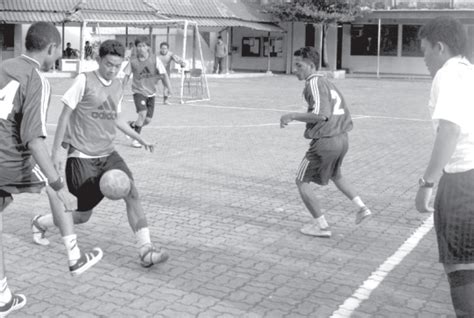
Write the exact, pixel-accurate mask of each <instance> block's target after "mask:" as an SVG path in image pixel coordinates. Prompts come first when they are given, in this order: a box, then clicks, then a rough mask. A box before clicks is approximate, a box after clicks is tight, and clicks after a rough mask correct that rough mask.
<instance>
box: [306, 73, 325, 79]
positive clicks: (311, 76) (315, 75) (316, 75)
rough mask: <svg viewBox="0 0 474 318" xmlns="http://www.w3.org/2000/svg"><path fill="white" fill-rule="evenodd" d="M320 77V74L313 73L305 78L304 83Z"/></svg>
mask: <svg viewBox="0 0 474 318" xmlns="http://www.w3.org/2000/svg"><path fill="white" fill-rule="evenodd" d="M322 76H323V75H322V74H317V73H313V74H310V75H309V76H308V77H306V79H305V81H309V80H311V79H313V78H315V77H322Z"/></svg>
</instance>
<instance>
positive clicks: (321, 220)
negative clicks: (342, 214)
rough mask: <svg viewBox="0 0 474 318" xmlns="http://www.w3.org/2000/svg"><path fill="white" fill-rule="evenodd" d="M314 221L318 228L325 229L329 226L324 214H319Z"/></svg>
mask: <svg viewBox="0 0 474 318" xmlns="http://www.w3.org/2000/svg"><path fill="white" fill-rule="evenodd" d="M314 222H315V223H316V224H317V225H318V226H319V228H320V229H326V228H328V227H329V224H328V222H327V221H326V218H325V217H324V215H321V216H320V217H319V218H316V219H314Z"/></svg>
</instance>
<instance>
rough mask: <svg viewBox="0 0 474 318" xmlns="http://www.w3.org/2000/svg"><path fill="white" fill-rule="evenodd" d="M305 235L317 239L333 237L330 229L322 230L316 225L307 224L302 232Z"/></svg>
mask: <svg viewBox="0 0 474 318" xmlns="http://www.w3.org/2000/svg"><path fill="white" fill-rule="evenodd" d="M300 232H301V233H303V234H304V235H311V236H317V237H331V235H332V233H331V231H330V230H329V228H328V227H327V228H325V229H322V228H320V227H319V226H318V225H316V224H306V225H305V226H303V227H302V228H301V230H300Z"/></svg>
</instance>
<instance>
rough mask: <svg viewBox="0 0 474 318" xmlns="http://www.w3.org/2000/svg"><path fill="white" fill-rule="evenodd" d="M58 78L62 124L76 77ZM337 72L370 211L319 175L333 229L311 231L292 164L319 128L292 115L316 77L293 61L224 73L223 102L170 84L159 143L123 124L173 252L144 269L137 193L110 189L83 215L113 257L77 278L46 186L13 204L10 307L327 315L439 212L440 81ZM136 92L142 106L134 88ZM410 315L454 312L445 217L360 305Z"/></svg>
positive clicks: (144, 191) (163, 239)
mask: <svg viewBox="0 0 474 318" xmlns="http://www.w3.org/2000/svg"><path fill="white" fill-rule="evenodd" d="M50 81H51V83H52V88H53V94H54V95H53V98H52V103H51V108H50V113H49V120H48V121H49V123H50V125H49V126H48V129H49V131H50V133H51V135H52V134H53V133H54V128H55V126H54V123H56V121H57V118H58V115H59V112H60V110H61V104H60V99H59V95H60V94H62V93H64V91H65V90H66V89H67V87H68V85H70V84H71V82H72V81H71V80H69V79H67V80H65V79H51V80H50ZM336 84H337V85H338V87H339V88H340V89H341V91H342V92H343V94H344V96H345V98H346V100H347V102H348V104H349V107H350V110H351V112H352V114H353V117H354V123H355V127H354V130H353V131H352V132H351V133H350V150H349V153H348V155H347V157H346V160H345V163H344V166H343V172H344V173H345V175H346V177H347V178H348V180H349V181H350V182H352V183H353V184H354V185H355V187H357V188H358V189H359V193H360V195H361V197H362V198H363V200H364V201H365V202H366V203H367V204H368V205H369V206H370V207H371V209H372V211H373V212H374V216H373V218H372V219H370V220H369V221H367V222H365V223H363V224H361V225H360V226H355V225H354V218H355V209H354V207H353V206H352V204H351V202H349V201H348V200H347V199H346V198H345V197H344V196H343V195H342V194H341V193H339V192H338V191H337V189H336V188H335V187H334V185H330V186H328V187H324V188H320V187H316V186H315V187H314V189H315V191H316V192H317V193H318V196H319V198H321V204H322V208H323V210H324V211H325V212H326V215H327V219H328V221H329V223H330V224H331V225H332V229H333V237H332V238H331V239H318V238H312V237H307V236H303V235H301V234H300V233H299V228H300V227H301V226H302V224H303V223H304V222H306V221H308V220H309V219H310V217H309V213H308V212H307V211H306V210H305V208H304V206H303V203H302V202H301V200H300V198H299V196H298V193H297V189H296V187H295V185H294V176H295V172H296V169H297V167H298V164H299V162H300V160H301V158H302V157H303V155H304V153H305V151H306V148H307V144H308V141H306V140H304V139H303V138H302V133H303V129H304V126H303V125H301V124H295V125H290V126H289V127H287V128H285V129H280V128H279V125H278V122H279V118H280V116H281V114H283V113H284V111H285V110H291V111H304V110H303V107H304V106H305V103H304V100H303V98H302V95H301V91H302V85H303V84H302V83H301V82H298V81H297V80H296V78H294V77H291V76H283V75H281V76H273V77H261V78H232V77H228V78H225V79H219V78H212V79H210V83H209V85H210V89H211V94H212V96H211V97H212V100H211V101H208V102H199V103H195V104H192V105H191V104H184V105H181V104H177V103H175V104H173V105H170V106H163V105H159V101H160V99H157V109H156V112H155V118H154V121H153V123H152V124H151V125H150V126H149V127H146V128H144V130H143V134H144V136H145V137H146V138H148V139H150V140H154V141H155V142H156V145H157V149H156V151H155V153H153V154H149V153H146V152H145V151H144V150H143V149H134V148H131V147H130V145H129V141H128V140H127V139H126V138H125V137H124V136H123V135H121V134H119V135H118V138H117V150H118V151H119V153H120V154H121V155H122V156H123V157H124V158H125V160H126V161H127V163H128V164H129V166H130V168H131V170H132V171H133V173H134V176H135V179H136V183H137V187H138V189H139V192H140V195H141V198H142V200H143V206H144V208H145V211H146V214H147V217H148V221H149V226H150V230H151V233H152V239H153V241H154V242H155V243H156V244H158V245H161V246H164V247H166V248H167V249H168V250H169V252H170V255H171V257H170V259H169V260H168V262H167V263H165V264H161V265H158V266H154V267H152V268H150V269H144V268H142V267H141V266H140V264H139V260H138V254H137V249H136V247H135V240H134V236H133V234H132V233H131V230H130V228H129V226H128V222H127V217H126V213H125V207H124V204H123V202H121V201H108V200H104V201H103V202H102V203H101V204H100V205H99V206H98V207H97V208H96V210H95V212H94V214H93V216H92V218H91V220H90V221H89V222H88V223H87V224H84V225H81V226H77V233H78V235H79V244H80V246H81V247H82V248H89V247H92V246H100V247H101V248H102V249H103V250H104V258H103V260H102V261H101V262H100V263H99V264H98V265H96V266H95V267H93V268H92V269H91V270H90V271H88V272H86V273H85V274H84V275H82V276H80V277H77V278H72V277H71V276H70V275H69V273H68V270H67V261H66V254H65V250H64V247H63V245H62V242H61V238H60V236H59V234H58V231H57V230H56V229H52V230H51V231H50V232H48V237H49V238H50V240H51V245H50V246H49V247H41V246H36V245H34V244H33V243H32V241H31V237H30V228H29V222H30V219H31V218H32V217H33V215H35V214H37V213H47V212H48V211H49V208H48V203H47V198H46V195H45V194H42V195H20V196H16V197H15V202H14V203H13V204H12V205H11V206H10V208H9V209H8V210H7V211H6V212H5V218H4V219H5V226H4V228H5V230H4V232H5V233H4V236H3V238H4V245H5V254H6V266H7V275H8V280H9V285H10V286H11V288H12V289H13V290H14V291H15V292H22V293H24V294H26V296H27V297H28V304H27V306H26V307H24V308H23V309H22V310H21V311H19V312H18V313H15V314H14V315H12V317H200V318H202V317H252V318H253V317H255V318H258V317H329V316H330V315H331V314H332V313H333V312H334V311H335V310H337V309H338V307H339V306H340V305H341V304H343V303H344V301H345V300H346V299H347V298H348V297H350V296H351V295H352V293H353V292H354V291H355V290H356V289H357V288H358V287H359V286H360V285H361V284H362V283H363V282H364V281H365V280H366V279H367V278H368V277H369V276H370V275H371V273H372V272H373V271H375V270H376V269H377V268H378V266H380V265H381V264H382V263H383V262H384V261H385V260H386V259H387V258H388V257H389V256H391V255H392V254H393V253H394V252H395V251H396V250H397V248H398V247H399V246H400V245H401V244H403V242H404V241H405V240H406V239H407V238H408V237H409V236H410V235H411V234H412V233H413V232H414V231H415V230H416V228H418V227H419V226H420V225H421V224H422V223H423V222H424V220H425V219H426V218H427V217H428V215H420V214H418V213H417V212H416V211H415V209H414V202H413V200H414V196H415V192H416V189H417V180H418V177H419V176H420V175H421V173H422V172H423V169H424V167H425V165H426V163H427V161H428V158H429V154H430V149H431V144H432V141H433V130H432V127H431V123H430V121H429V116H428V111H427V109H426V107H425V105H426V103H427V100H428V96H429V87H430V82H429V81H426V80H417V81H415V80H412V81H410V80H401V79H397V80H386V79H385V80H376V79H345V80H337V81H336ZM123 107H124V116H126V117H127V118H130V119H133V118H134V107H133V104H132V102H131V95H130V92H127V95H126V96H125V99H124V106H123ZM51 141H52V138H51V137H50V139H49V142H51ZM410 316H413V317H414V316H417V317H434V316H435V317H447V316H449V317H451V316H453V310H452V306H451V302H450V297H449V289H448V286H447V283H446V279H445V276H444V274H443V271H442V267H441V266H440V265H439V264H438V263H437V247H436V242H435V236H434V234H433V231H430V232H429V233H428V235H427V236H426V237H425V238H423V239H422V240H421V242H420V244H419V245H418V246H417V247H416V248H415V249H414V251H413V252H412V253H411V254H409V255H408V256H407V257H406V258H405V259H404V260H403V261H402V263H401V264H399V265H398V266H397V267H395V268H394V270H393V271H392V272H390V274H389V275H388V276H387V277H386V279H385V280H384V281H383V282H382V283H381V285H380V286H379V287H378V288H377V289H375V290H374V291H373V293H372V294H371V296H370V298H369V299H368V300H366V301H364V302H363V303H362V304H361V306H360V307H359V308H357V309H356V311H355V313H354V315H353V317H410Z"/></svg>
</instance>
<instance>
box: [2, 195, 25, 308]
mask: <svg viewBox="0 0 474 318" xmlns="http://www.w3.org/2000/svg"><path fill="white" fill-rule="evenodd" d="M11 201H12V197H11V195H10V193H8V192H5V191H3V190H0V317H5V316H6V315H8V314H9V313H10V312H12V311H15V310H18V309H21V308H22V307H23V306H25V305H26V297H25V296H24V295H21V294H12V292H11V291H10V288H9V287H8V283H7V277H6V276H5V261H4V258H3V210H4V209H5V208H6V207H7V206H8V205H9V204H10V203H11Z"/></svg>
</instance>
